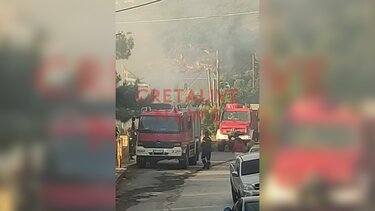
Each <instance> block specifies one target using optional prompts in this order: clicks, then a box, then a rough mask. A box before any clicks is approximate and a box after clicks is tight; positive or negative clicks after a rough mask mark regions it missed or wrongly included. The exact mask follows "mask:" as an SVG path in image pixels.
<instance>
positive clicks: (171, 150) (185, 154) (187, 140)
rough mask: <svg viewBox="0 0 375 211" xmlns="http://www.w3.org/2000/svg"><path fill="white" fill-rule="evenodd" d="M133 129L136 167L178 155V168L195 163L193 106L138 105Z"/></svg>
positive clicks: (196, 120)
mask: <svg viewBox="0 0 375 211" xmlns="http://www.w3.org/2000/svg"><path fill="white" fill-rule="evenodd" d="M171 108H172V109H171ZM137 133H138V140H137V147H136V155H137V165H138V167H139V168H144V167H145V166H146V163H147V162H149V163H156V162H158V161H160V160H166V159H168V160H170V159H178V161H179V164H180V166H181V168H187V167H188V165H196V163H197V161H198V158H199V150H198V147H199V141H200V136H201V129H200V119H199V114H198V110H197V109H196V108H192V107H184V108H182V107H179V106H178V107H174V106H173V107H163V106H161V107H155V106H152V107H151V106H148V107H146V108H145V109H142V112H141V115H140V119H139V126H138V132H137Z"/></svg>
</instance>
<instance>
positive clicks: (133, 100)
mask: <svg viewBox="0 0 375 211" xmlns="http://www.w3.org/2000/svg"><path fill="white" fill-rule="evenodd" d="M138 83H139V80H137V81H136V83H135V85H126V84H125V85H122V86H120V87H118V88H116V119H117V120H120V121H122V122H126V121H128V120H129V119H130V118H131V117H133V116H137V115H139V113H140V110H141V108H142V107H143V104H141V103H138V102H137V90H138ZM146 101H150V96H147V98H146Z"/></svg>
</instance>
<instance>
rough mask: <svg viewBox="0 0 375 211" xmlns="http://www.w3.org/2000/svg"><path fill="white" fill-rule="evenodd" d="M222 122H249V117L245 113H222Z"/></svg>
mask: <svg viewBox="0 0 375 211" xmlns="http://www.w3.org/2000/svg"><path fill="white" fill-rule="evenodd" d="M222 120H223V121H249V120H250V116H249V113H248V112H246V111H224V113H223V119H222Z"/></svg>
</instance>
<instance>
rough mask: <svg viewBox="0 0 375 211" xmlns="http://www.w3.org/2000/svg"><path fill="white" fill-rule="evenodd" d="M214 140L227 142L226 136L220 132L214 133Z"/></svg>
mask: <svg viewBox="0 0 375 211" xmlns="http://www.w3.org/2000/svg"><path fill="white" fill-rule="evenodd" d="M216 140H228V135H224V134H221V133H220V130H218V131H217V133H216Z"/></svg>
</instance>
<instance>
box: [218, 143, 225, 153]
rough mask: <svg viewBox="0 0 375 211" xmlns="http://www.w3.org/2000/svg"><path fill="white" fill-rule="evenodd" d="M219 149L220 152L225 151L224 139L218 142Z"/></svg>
mask: <svg viewBox="0 0 375 211" xmlns="http://www.w3.org/2000/svg"><path fill="white" fill-rule="evenodd" d="M217 150H218V151H219V152H224V150H225V143H224V142H222V141H219V142H218V143H217Z"/></svg>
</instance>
